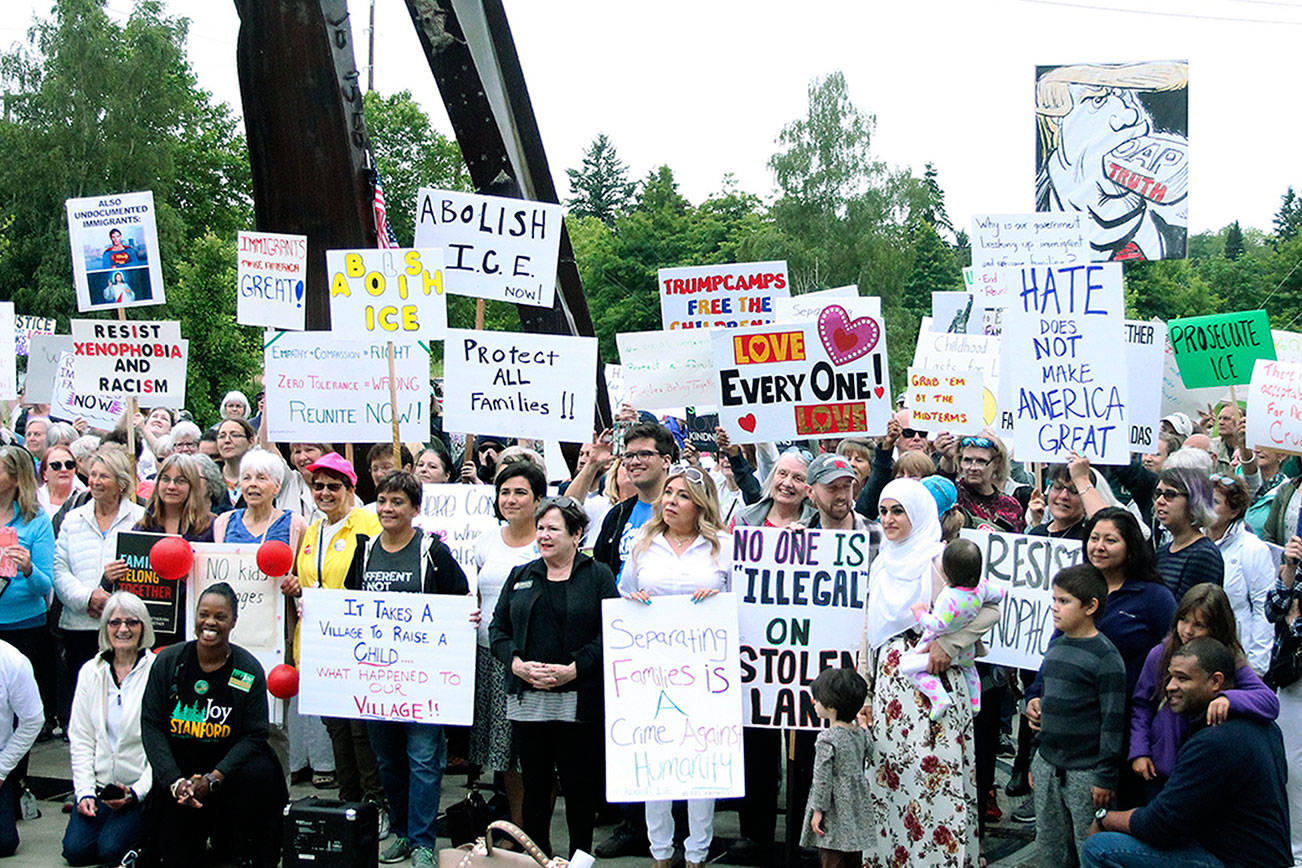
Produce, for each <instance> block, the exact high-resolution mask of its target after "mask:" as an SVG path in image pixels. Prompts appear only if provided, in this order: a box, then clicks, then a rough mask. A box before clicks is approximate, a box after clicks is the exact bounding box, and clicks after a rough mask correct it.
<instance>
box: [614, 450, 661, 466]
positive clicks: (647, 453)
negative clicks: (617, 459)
mask: <svg viewBox="0 0 1302 868" xmlns="http://www.w3.org/2000/svg"><path fill="white" fill-rule="evenodd" d="M663 454H664V453H662V452H656V451H655V450H652V449H639V450H638V451H636V452H625V453H624V455H623V458H624V460H625V461H641V462H643V463H645V462H647V461H650V460H651V459H652V458H655V457H656V456H657V455H663Z"/></svg>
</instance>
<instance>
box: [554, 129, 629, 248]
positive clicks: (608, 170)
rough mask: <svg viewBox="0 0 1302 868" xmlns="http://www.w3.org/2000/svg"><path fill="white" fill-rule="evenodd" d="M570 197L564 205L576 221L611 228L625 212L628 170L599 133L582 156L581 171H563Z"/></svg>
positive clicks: (604, 137)
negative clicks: (591, 221) (589, 219)
mask: <svg viewBox="0 0 1302 868" xmlns="http://www.w3.org/2000/svg"><path fill="white" fill-rule="evenodd" d="M565 174H566V175H568V176H569V178H570V191H571V196H570V198H569V200H568V202H567V204H568V205H569V206H570V213H571V214H572V215H574V216H575V217H596V218H597V219H598V220H600V221H601V222H602V223H605V224H606V225H607V226H610V227H612V228H613V227H614V225H615V218H616V217H618V216H619V215H620V214H623V213H624V212H626V211H627V210H628V206H629V203H630V201H631V200H632V198H633V190H634V185H633V183H632V182H631V181H629V180H628V167H627V166H625V165H624V162H623V161H622V160H621V159H620V158H619V156H618V155H617V154H616V153H615V146H614V145H612V144H611V143H610V139H608V138H607V137H606V134H605V133H600V134H598V136H597V137H596V138H595V139H593V140H592V144H590V145H588V149H587V151H585V152H584V154H583V168H582V169H566V170H565Z"/></svg>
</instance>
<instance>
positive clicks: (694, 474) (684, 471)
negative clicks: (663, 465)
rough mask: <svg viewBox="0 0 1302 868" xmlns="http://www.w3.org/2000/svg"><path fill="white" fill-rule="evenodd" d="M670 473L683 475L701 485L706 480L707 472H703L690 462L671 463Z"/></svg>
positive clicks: (689, 480)
mask: <svg viewBox="0 0 1302 868" xmlns="http://www.w3.org/2000/svg"><path fill="white" fill-rule="evenodd" d="M669 475H670V476H681V477H683V478H684V479H686V480H687V481H688V482H690V483H691V484H693V485H700V484H701V483H702V482H704V481H705V474H704V473H702V472H701V469H700V468H699V467H693V466H692V465H690V464H673V465H670V467H669Z"/></svg>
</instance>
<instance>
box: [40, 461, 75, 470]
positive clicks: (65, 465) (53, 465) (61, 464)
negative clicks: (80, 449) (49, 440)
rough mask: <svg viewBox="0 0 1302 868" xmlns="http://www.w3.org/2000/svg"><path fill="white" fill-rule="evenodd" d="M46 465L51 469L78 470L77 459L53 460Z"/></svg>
mask: <svg viewBox="0 0 1302 868" xmlns="http://www.w3.org/2000/svg"><path fill="white" fill-rule="evenodd" d="M46 467H48V468H50V469H51V470H76V469H77V462H76V461H51V462H50V463H49V464H47V465H46Z"/></svg>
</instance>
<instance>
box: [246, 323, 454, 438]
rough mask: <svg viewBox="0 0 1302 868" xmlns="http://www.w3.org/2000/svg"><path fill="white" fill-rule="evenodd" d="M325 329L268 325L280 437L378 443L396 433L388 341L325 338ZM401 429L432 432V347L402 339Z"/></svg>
mask: <svg viewBox="0 0 1302 868" xmlns="http://www.w3.org/2000/svg"><path fill="white" fill-rule="evenodd" d="M322 338H323V333H322V332H267V333H266V335H265V337H264V341H263V371H264V372H265V384H266V390H267V396H266V397H267V431H268V434H269V436H270V437H271V439H272V440H273V441H275V442H277V443H292V442H295V441H308V442H313V443H376V442H385V441H388V440H390V439H392V437H393V410H392V408H391V407H390V404H389V362H388V356H387V346H386V342H385V341H383V340H374V341H343V340H335V339H334V338H330V339H329V340H323V339H322ZM393 354H394V383H395V385H396V387H397V393H398V434H399V436H400V437H401V438H402V439H403V440H404V441H406V442H409V443H424V442H425V441H426V440H428V439H429V432H430V422H429V412H430V407H429V405H430V398H431V394H432V393H431V391H430V384H429V350H428V349H427V348H426V347H425V346H424V345H422V344H420V343H419V342H416V343H407V342H403V343H395V345H394V348H393Z"/></svg>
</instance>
